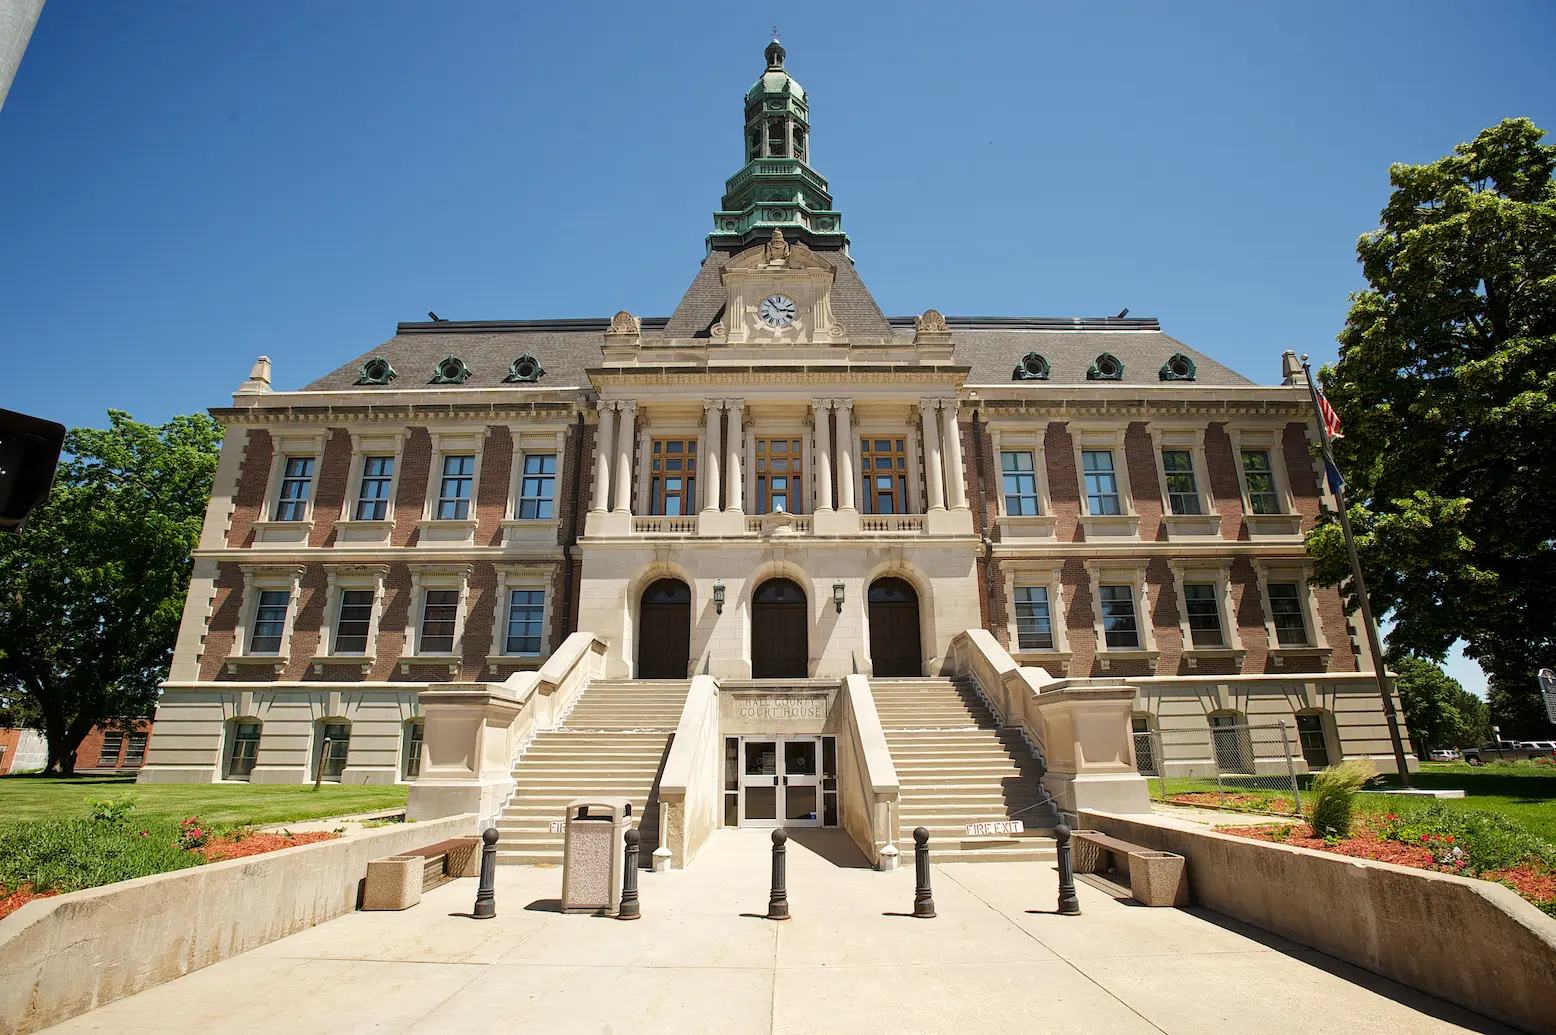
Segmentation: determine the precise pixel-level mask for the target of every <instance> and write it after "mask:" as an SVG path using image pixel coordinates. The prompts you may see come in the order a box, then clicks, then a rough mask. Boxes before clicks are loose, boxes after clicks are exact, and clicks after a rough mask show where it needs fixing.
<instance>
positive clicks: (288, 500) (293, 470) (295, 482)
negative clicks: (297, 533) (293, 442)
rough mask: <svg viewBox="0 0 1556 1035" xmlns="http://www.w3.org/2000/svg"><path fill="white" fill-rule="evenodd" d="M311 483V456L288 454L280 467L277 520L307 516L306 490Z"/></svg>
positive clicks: (293, 519) (299, 519) (295, 519)
mask: <svg viewBox="0 0 1556 1035" xmlns="http://www.w3.org/2000/svg"><path fill="white" fill-rule="evenodd" d="M312 485H313V457H311V456H289V457H287V458H286V463H285V464H284V465H283V466H282V468H281V495H280V496H279V497H278V498H277V499H276V514H275V519H276V520H277V521H301V520H302V519H303V518H305V517H307V516H308V490H309V488H310V487H311V486H312Z"/></svg>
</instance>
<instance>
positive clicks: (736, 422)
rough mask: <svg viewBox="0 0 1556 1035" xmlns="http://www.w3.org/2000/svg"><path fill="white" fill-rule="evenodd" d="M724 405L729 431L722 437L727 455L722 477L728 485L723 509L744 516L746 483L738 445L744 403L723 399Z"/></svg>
mask: <svg viewBox="0 0 1556 1035" xmlns="http://www.w3.org/2000/svg"><path fill="white" fill-rule="evenodd" d="M724 405H725V406H727V407H728V409H727V410H725V412H726V413H727V414H729V431H728V433H727V434H726V435H725V437H724V444H725V448H726V449H727V450H728V453H729V465H728V466H727V467H726V468H725V469H724V477H725V480H726V482H727V483H728V488H727V490H726V491H725V496H726V497H727V498H728V501H729V502H728V506H726V507H725V508H724V509H725V510H727V511H730V512H731V513H734V514H744V513H745V509H746V508H745V500H744V496H745V488H746V482H745V479H744V478H743V477H742V476H741V473H740V445H741V442H742V440H743V438H744V434H743V432H742V430H741V424H742V423H743V418H744V416H745V411H746V401H745V400H744V399H725V400H724Z"/></svg>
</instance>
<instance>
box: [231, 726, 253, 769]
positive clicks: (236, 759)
mask: <svg viewBox="0 0 1556 1035" xmlns="http://www.w3.org/2000/svg"><path fill="white" fill-rule="evenodd" d="M258 755H259V723H257V722H243V723H238V724H237V725H236V726H234V727H233V731H232V751H231V752H230V753H229V755H228V757H227V778H228V779H230V780H247V779H248V778H249V773H250V772H252V771H253V769H254V759H255V758H257V757H258Z"/></svg>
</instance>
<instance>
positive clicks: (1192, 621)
mask: <svg viewBox="0 0 1556 1035" xmlns="http://www.w3.org/2000/svg"><path fill="white" fill-rule="evenodd" d="M1219 597H1220V590H1219V587H1217V586H1216V585H1215V584H1214V583H1210V582H1187V583H1184V586H1183V605H1184V609H1185V610H1186V611H1187V612H1188V614H1187V617H1188V622H1189V642H1190V643H1191V644H1192V645H1193V646H1195V647H1224V646H1225V645H1226V637H1225V635H1224V634H1223V633H1222V631H1221V605H1220V600H1219Z"/></svg>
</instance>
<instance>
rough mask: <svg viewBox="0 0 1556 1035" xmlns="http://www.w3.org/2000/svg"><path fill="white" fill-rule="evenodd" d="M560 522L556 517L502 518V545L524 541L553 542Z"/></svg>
mask: <svg viewBox="0 0 1556 1035" xmlns="http://www.w3.org/2000/svg"><path fill="white" fill-rule="evenodd" d="M560 527H561V522H559V521H558V520H557V519H556V518H503V520H502V542H503V545H504V546H508V545H511V544H513V543H524V544H525V545H528V546H533V545H535V544H536V543H553V544H554V543H555V542H556V541H557V531H558V529H559V528H560Z"/></svg>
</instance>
